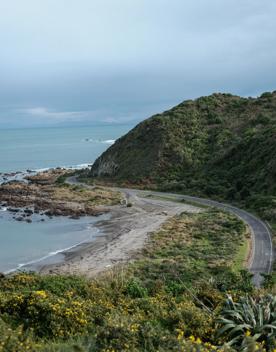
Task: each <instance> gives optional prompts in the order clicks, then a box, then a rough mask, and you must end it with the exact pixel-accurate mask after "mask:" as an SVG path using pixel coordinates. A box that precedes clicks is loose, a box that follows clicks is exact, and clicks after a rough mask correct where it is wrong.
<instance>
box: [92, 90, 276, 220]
mask: <svg viewBox="0 0 276 352" xmlns="http://www.w3.org/2000/svg"><path fill="white" fill-rule="evenodd" d="M90 176H92V177H100V178H108V179H110V178H111V179H112V180H116V181H117V182H125V181H128V182H130V183H133V184H147V185H152V186H157V187H158V188H159V189H162V190H167V191H178V192H183V193H188V194H197V195H204V196H208V197H213V198H214V197H215V198H221V199H228V200H231V201H237V202H241V201H245V202H247V203H250V205H251V206H253V207H254V206H256V208H258V210H260V209H263V210H264V211H265V214H264V215H265V217H266V218H275V217H276V214H275V199H273V196H275V195H276V91H274V92H273V93H264V94H262V95H261V96H260V97H258V98H241V97H238V96H234V95H231V94H213V95H211V96H208V97H201V98H199V99H196V100H188V101H184V102H183V103H181V104H179V105H178V106H176V107H174V108H172V109H171V110H168V111H165V112H164V113H162V114H157V115H155V116H153V117H151V118H149V119H147V120H145V121H143V122H141V123H140V124H138V125H137V126H136V127H135V128H134V129H132V130H131V131H130V132H129V133H128V134H127V135H125V136H123V137H122V138H120V139H119V140H117V141H116V143H115V144H114V145H112V146H111V147H110V148H109V149H108V150H107V151H106V152H105V153H103V154H102V155H101V156H100V157H99V158H98V159H97V160H96V162H95V163H94V165H93V167H92V169H91V172H90Z"/></svg>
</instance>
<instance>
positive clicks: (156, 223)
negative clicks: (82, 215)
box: [38, 196, 202, 278]
mask: <svg viewBox="0 0 276 352" xmlns="http://www.w3.org/2000/svg"><path fill="white" fill-rule="evenodd" d="M130 197H131V202H132V203H133V204H134V205H133V206H132V207H126V206H122V205H121V206H114V207H113V208H111V209H110V214H111V217H110V219H108V220H102V221H101V220H100V221H99V222H96V223H95V226H96V227H97V228H98V229H99V235H98V236H96V237H95V240H94V241H93V242H91V243H89V244H83V245H81V246H78V247H76V248H74V249H73V250H69V251H66V252H65V253H64V261H63V262H62V263H58V264H52V265H45V266H42V267H41V268H40V270H39V271H38V272H39V273H40V274H46V275H47V274H53V275H54V274H56V275H57V274H70V275H83V276H86V277H88V278H93V277H95V276H96V275H98V274H100V273H102V272H104V271H106V270H108V269H110V268H111V267H113V266H116V265H118V264H122V263H126V262H130V261H131V260H133V259H135V257H137V255H138V254H139V251H140V250H141V249H142V248H143V246H144V244H145V243H146V241H147V239H148V236H149V234H150V233H152V232H154V231H156V230H158V229H159V228H160V226H161V225H162V224H163V223H164V222H165V221H166V220H168V219H169V218H170V217H172V216H175V215H177V214H180V213H182V212H184V211H186V212H190V213H194V212H196V213H197V212H200V211H202V209H201V208H199V207H195V206H191V205H187V204H177V205H176V203H175V202H170V201H159V200H149V199H144V198H138V197H136V196H135V197H132V196H130Z"/></svg>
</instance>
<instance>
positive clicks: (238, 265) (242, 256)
mask: <svg viewBox="0 0 276 352" xmlns="http://www.w3.org/2000/svg"><path fill="white" fill-rule="evenodd" d="M250 248H251V239H250V235H249V234H247V236H246V238H245V239H244V241H243V242H242V243H241V245H240V248H239V250H238V252H237V254H236V256H235V258H234V260H233V266H232V268H233V270H234V271H235V272H238V271H240V270H242V269H245V268H246V264H247V259H248V256H249V255H250Z"/></svg>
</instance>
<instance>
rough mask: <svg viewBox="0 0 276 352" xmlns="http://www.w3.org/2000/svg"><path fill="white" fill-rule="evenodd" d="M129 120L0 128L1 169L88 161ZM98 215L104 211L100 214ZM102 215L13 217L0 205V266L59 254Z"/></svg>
mask: <svg viewBox="0 0 276 352" xmlns="http://www.w3.org/2000/svg"><path fill="white" fill-rule="evenodd" d="M132 127H133V126H132V125H112V126H89V127H66V128H32V129H10V130H0V173H10V172H17V171H25V170H41V169H47V168H51V167H58V166H63V167H83V166H85V165H90V164H92V163H93V161H94V160H95V159H96V158H97V157H98V156H99V155H100V154H101V153H102V152H103V151H105V150H106V149H107V148H108V147H109V146H110V145H111V144H113V143H114V141H115V140H116V139H117V138H119V137H121V136H122V135H124V134H125V133H127V132H128V131H129V130H130V129H131V128H132ZM103 217H106V215H104V216H103ZM100 219H101V218H92V217H84V218H82V219H80V220H72V219H68V218H63V217H58V218H53V219H49V218H45V221H44V222H41V221H39V220H37V221H36V220H35V219H34V220H33V222H32V223H31V224H28V223H25V222H24V223H23V222H17V221H15V220H13V219H12V216H11V214H9V212H8V211H7V210H6V208H4V207H2V208H1V207H0V272H9V271H12V270H14V269H21V270H27V269H28V268H31V269H33V268H35V264H36V263H41V264H44V263H50V262H57V261H61V260H63V255H62V251H63V250H65V249H68V248H72V247H74V246H76V245H78V244H80V243H84V242H90V241H92V240H93V238H95V236H97V233H98V231H97V229H96V228H95V227H94V226H93V223H94V222H95V221H97V220H100Z"/></svg>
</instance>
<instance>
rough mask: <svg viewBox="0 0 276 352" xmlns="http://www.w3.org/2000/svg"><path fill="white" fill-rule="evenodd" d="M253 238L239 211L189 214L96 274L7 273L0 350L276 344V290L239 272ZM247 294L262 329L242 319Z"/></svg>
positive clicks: (190, 350) (1, 283)
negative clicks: (125, 260) (132, 255)
mask: <svg viewBox="0 0 276 352" xmlns="http://www.w3.org/2000/svg"><path fill="white" fill-rule="evenodd" d="M245 236H246V228H245V226H244V225H243V223H242V222H241V221H240V220H238V219H236V218H235V217H233V216H231V215H227V214H225V213H222V212H218V211H214V210H208V211H204V212H202V213H198V214H193V215H191V214H189V215H188V214H185V213H183V214H181V215H179V216H177V217H175V218H173V219H171V220H169V221H168V222H167V223H166V224H165V225H164V226H163V227H162V228H161V229H160V230H159V231H158V232H156V233H153V234H152V235H151V236H150V237H149V240H148V243H147V244H146V246H145V248H144V249H143V250H142V251H141V252H140V253H138V254H137V258H136V259H135V261H134V262H132V263H131V264H128V265H125V266H123V267H117V268H116V269H114V270H112V271H110V272H108V273H106V274H104V275H103V276H101V277H98V278H97V279H95V280H91V281H88V280H86V279H85V278H82V277H76V276H39V275H36V274H27V273H21V274H17V275H14V276H9V277H2V278H1V279H0V319H1V320H0V332H1V334H0V351H43V352H54V351H55V352H65V351H68V352H69V351H90V352H92V351H93V352H94V351H105V352H111V351H114V352H115V351H137V352H138V351H145V352H146V351H147V352H155V351H160V352H162V351H164V352H165V351H185V352H186V351H187V352H197V351H198V352H203V351H204V352H205V351H206V352H208V351H209V352H210V351H213V352H214V351H221V352H230V351H259V352H261V351H262V352H264V351H273V352H274V351H275V337H276V335H275V319H274V318H275V309H274V308H273V307H274V306H272V303H269V304H271V306H270V307H271V314H270V317H269V318H268V315H267V305H268V302H270V301H271V300H272V298H271V297H272V295H273V294H275V291H274V289H273V288H271V287H270V286H269V285H267V287H268V288H267V289H265V288H262V289H260V290H256V289H255V288H254V287H253V286H252V284H251V275H250V274H249V273H248V272H247V271H246V270H244V269H242V268H240V269H241V270H239V271H238V270H236V271H234V270H232V267H233V265H234V264H235V262H236V258H237V256H238V253H239V251H240V247H241V246H242V245H243V243H244V241H245ZM268 281H269V280H268ZM249 294H250V297H252V299H251V298H250V299H249V298H247V297H248V295H249ZM229 295H231V297H232V299H233V301H232V302H233V303H232V306H231V307H229ZM243 297H244V298H243ZM273 299H274V301H275V298H273ZM244 300H245V301H246V302H247V303H248V305H249V306H250V307H251V306H252V305H253V303H254V304H255V305H256V307H257V308H256V310H254V312H255V311H256V312H257V314H259V313H258V312H259V310H260V311H262V312H263V320H261V319H260V320H259V321H258V327H256V324H254V322H253V320H252V322H251V324H250V323H248V324H247V325H246V326H244V327H243V326H241V324H242V322H241V320H239V319H236V313H235V312H238V311H239V310H240V309H241V307H242V304H243V302H244ZM273 304H274V303H273ZM254 309H255V308H254ZM231 310H232V311H233V313H231ZM241 315H242V314H241ZM229 317H231V319H232V321H231V324H232V325H231V329H232V330H231V329H230V328H229V329H228V328H225V319H226V320H227V321H228V320H230V318H229ZM273 317H274V318H273ZM242 319H244V320H245V319H247V316H243V315H242ZM273 319H274V320H273ZM261 325H263V326H261ZM265 325H266V326H265ZM271 326H273V328H272V327H271ZM235 327H237V329H236V330H237V332H238V334H236V332H233V333H231V332H232V331H234V329H235ZM236 330H235V331H236ZM266 332H268V333H269V339H268V334H266ZM236 336H238V337H239V338H238V339H236V340H235V341H236V342H235V343H231V341H232V340H233V337H236ZM227 343H230V344H228V345H227ZM230 345H231V346H230Z"/></svg>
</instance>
